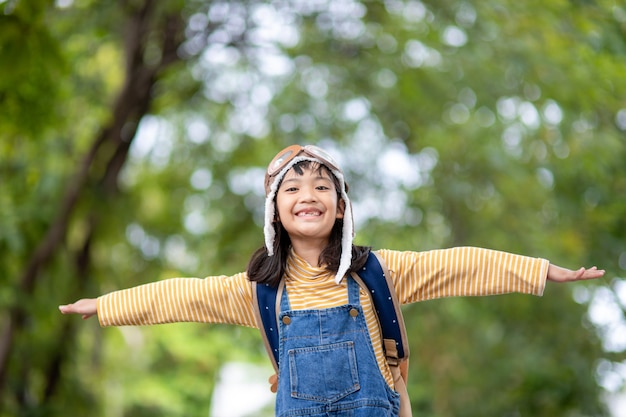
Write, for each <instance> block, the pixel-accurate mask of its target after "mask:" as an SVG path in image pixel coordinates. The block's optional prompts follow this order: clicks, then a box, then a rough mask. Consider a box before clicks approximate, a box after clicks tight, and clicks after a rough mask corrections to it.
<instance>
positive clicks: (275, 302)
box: [252, 281, 285, 373]
mask: <svg viewBox="0 0 626 417" xmlns="http://www.w3.org/2000/svg"><path fill="white" fill-rule="evenodd" d="M284 286H285V283H284V282H283V281H281V282H280V284H279V285H278V288H277V287H272V286H270V285H269V284H258V283H256V282H253V283H252V297H253V306H254V315H255V318H256V322H257V325H258V326H259V329H261V335H262V336H263V343H264V344H265V350H267V353H268V356H269V357H270V360H271V361H272V366H273V367H274V370H275V371H276V372H277V373H278V366H279V359H278V358H279V353H278V347H279V340H278V321H277V317H278V312H279V311H280V297H281V296H282V293H283V288H284Z"/></svg>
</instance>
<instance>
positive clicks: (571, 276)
mask: <svg viewBox="0 0 626 417" xmlns="http://www.w3.org/2000/svg"><path fill="white" fill-rule="evenodd" d="M604 273H605V271H604V269H598V268H596V267H595V266H594V267H591V268H584V267H583V268H580V269H578V270H576V271H572V270H571V269H567V268H562V267H560V266H556V265H553V264H550V266H549V267H548V277H547V280H548V281H553V282H573V281H582V280H586V279H596V278H601V277H603V276H604Z"/></svg>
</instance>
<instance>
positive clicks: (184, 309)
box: [59, 145, 604, 417]
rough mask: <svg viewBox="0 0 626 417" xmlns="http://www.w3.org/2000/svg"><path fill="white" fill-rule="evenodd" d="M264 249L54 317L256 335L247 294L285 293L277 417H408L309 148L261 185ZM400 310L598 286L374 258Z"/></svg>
mask: <svg viewBox="0 0 626 417" xmlns="http://www.w3.org/2000/svg"><path fill="white" fill-rule="evenodd" d="M265 193H266V203H265V225H264V229H263V230H264V236H265V245H264V246H263V247H261V248H260V249H258V250H257V251H256V252H255V253H254V254H253V255H252V257H251V259H250V262H249V264H248V268H247V271H246V272H241V273H238V274H235V275H233V276H210V277H207V278H204V279H198V278H172V279H168V280H163V281H159V282H155V283H151V284H146V285H142V286H138V287H135V288H130V289H127V290H122V291H116V292H113V293H110V294H107V295H104V296H101V297H99V298H97V299H82V300H79V301H77V302H75V303H73V304H68V305H63V306H60V307H59V308H60V310H61V312H62V313H64V314H70V313H74V314H81V315H82V316H83V318H88V317H91V316H93V315H96V314H97V315H98V319H99V321H100V324H101V325H102V326H123V325H146V324H157V323H171V322H188V321H195V322H206V323H229V324H236V325H242V326H249V327H257V328H258V327H260V324H259V323H258V322H257V319H256V317H255V311H254V298H253V285H254V283H259V284H267V285H270V286H272V287H278V286H279V285H282V286H284V291H283V292H282V296H281V297H280V299H279V302H280V310H281V312H282V313H283V314H286V315H288V317H289V320H282V321H281V322H279V329H278V331H279V337H280V352H279V363H280V364H281V366H280V367H279V373H278V382H277V384H278V391H277V397H276V415H277V416H305V415H306V416H314V417H321V416H348V415H349V416H354V417H367V416H371V417H384V416H390V417H391V416H407V415H410V413H411V410H410V404H409V403H408V401H407V400H406V399H403V401H402V402H401V401H400V396H399V393H398V390H397V389H398V387H397V386H396V382H394V378H393V376H392V373H391V371H390V368H389V365H388V364H387V362H386V360H385V355H384V353H383V343H382V339H381V335H380V332H379V329H378V322H377V317H376V314H375V312H374V309H373V307H372V302H371V299H370V297H369V295H368V294H367V293H366V291H364V290H363V289H361V288H360V287H359V286H358V284H357V283H356V282H355V280H354V279H353V278H352V277H351V276H350V273H352V272H356V271H358V270H359V269H360V268H362V267H363V265H364V264H365V262H366V261H367V258H368V256H369V253H370V248H367V247H363V246H356V245H353V243H352V241H353V234H354V231H353V221H352V208H351V204H350V200H349V198H348V194H347V193H348V185H347V184H346V183H345V180H344V176H343V173H342V171H341V169H340V168H339V166H338V165H337V163H336V162H335V161H334V160H333V159H332V157H330V155H328V154H327V153H326V152H325V151H323V150H322V149H320V148H318V147H315V146H310V145H309V146H299V145H293V146H290V147H288V148H286V149H284V150H282V151H281V152H279V153H278V154H277V155H276V157H275V158H274V159H273V160H272V162H271V163H270V165H269V167H268V169H267V172H266V175H265ZM376 254H377V255H378V258H379V259H380V260H382V262H383V263H384V264H385V265H386V267H387V268H388V270H389V274H390V278H391V281H392V282H393V287H394V289H395V293H396V294H395V295H396V296H397V299H398V301H399V302H400V303H401V304H409V303H413V302H417V301H423V300H429V299H434V298H441V297H448V296H479V295H495V294H504V293H511V292H519V293H525V294H532V295H542V294H543V290H544V286H545V283H546V281H555V282H569V281H577V280H585V279H594V278H599V277H601V276H603V275H604V271H602V270H598V269H596V268H595V267H593V268H590V269H585V268H580V269H578V270H576V271H573V270H569V269H566V268H561V267H558V266H556V265H552V264H550V263H549V262H548V261H547V260H544V259H538V258H530V257H526V256H521V255H514V254H510V253H505V252H500V251H494V250H489V249H482V248H474V247H459V248H451V249H442V250H433V251H427V252H411V251H408V252H400V251H395V250H386V249H382V250H378V251H376Z"/></svg>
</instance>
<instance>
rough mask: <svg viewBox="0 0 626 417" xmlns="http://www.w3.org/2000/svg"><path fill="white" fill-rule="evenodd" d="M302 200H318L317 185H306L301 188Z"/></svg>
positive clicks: (307, 201)
mask: <svg viewBox="0 0 626 417" xmlns="http://www.w3.org/2000/svg"><path fill="white" fill-rule="evenodd" d="M300 201H302V202H306V203H309V202H313V201H317V195H316V194H315V187H312V186H308V185H307V186H304V187H302V189H301V190H300Z"/></svg>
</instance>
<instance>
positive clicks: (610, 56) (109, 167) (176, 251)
mask: <svg viewBox="0 0 626 417" xmlns="http://www.w3.org/2000/svg"><path fill="white" fill-rule="evenodd" d="M293 143H303V144H305V143H312V144H318V145H320V146H322V147H325V148H327V149H328V150H329V151H330V152H331V153H332V154H333V155H334V156H336V157H337V159H338V160H339V161H340V163H341V165H342V166H343V167H344V168H345V171H346V175H347V179H348V182H349V184H350V193H351V197H352V199H353V204H354V211H355V217H356V225H357V236H356V242H357V243H358V244H364V245H371V246H373V247H374V248H390V249H400V250H405V249H406V250H416V251H422V250H429V249H437V248H445V247H451V246H459V245H472V246H481V247H487V248H493V249H499V250H505V251H509V252H514V253H520V254H525V255H529V256H537V257H542V258H547V259H550V260H551V261H553V262H554V263H556V264H558V265H562V266H566V267H570V268H577V267H579V266H582V265H585V266H591V265H598V266H599V267H601V268H605V269H606V270H607V274H606V276H605V278H603V279H601V280H599V281H597V282H591V283H582V284H575V285H574V284H570V285H556V284H549V285H548V287H547V288H546V291H545V295H544V297H543V298H537V297H531V296H522V295H508V296H501V297H488V298H473V299H468V298H462V299H445V300H437V301H429V302H424V303H418V304H414V305H411V306H407V307H406V308H405V310H404V313H405V320H406V324H407V327H408V331H409V337H410V343H411V352H412V356H411V373H410V379H409V392H410V395H411V400H412V408H413V410H414V414H415V415H418V416H421V417H453V416H454V417H457V416H510V417H513V416H614V417H616V416H620V417H622V416H625V415H626V413H625V411H624V410H626V403H625V402H624V396H625V395H626V388H625V383H624V382H625V379H626V320H625V318H624V317H625V316H624V311H625V309H626V279H625V277H626V198H625V197H626V163H625V161H626V6H625V5H624V4H623V2H620V1H615V0H558V1H557V0H542V1H539V0H527V1H522V2H520V1H517V0H497V1H496V0H486V1H483V2H470V1H452V0H439V1H430V0H429V1H416V0H385V1H358V0H281V1H255V0H249V1H200V0H160V1H156V0H120V1H113V2H98V1H93V0H57V1H49V0H0V416H2V417H4V416H60V415H64V416H86V415H89V416H102V417H121V416H133V417H142V416H151V417H154V416H181V417H182V416H214V417H215V416H230V417H234V416H270V415H272V414H273V411H272V407H273V406H272V401H273V397H271V396H270V397H269V398H268V396H267V395H266V393H267V394H269V389H268V387H269V386H268V385H267V384H266V383H265V379H266V377H267V376H269V375H270V366H269V361H268V360H267V358H266V356H265V351H264V348H263V345H262V342H261V339H260V337H259V334H258V331H257V330H254V329H246V328H235V327H228V326H219V325H205V324H193V323H192V324H172V325H164V326H152V327H126V328H107V329H101V328H100V327H99V325H98V323H97V320H96V319H91V320H88V321H85V322H83V321H82V320H80V318H79V317H78V316H72V317H68V316H62V315H61V314H60V313H59V312H58V310H57V306H58V305H59V304H66V303H68V302H72V301H74V300H76V299H78V298H82V297H95V296H97V295H100V294H103V293H106V292H109V291H113V290H116V289H121V288H127V287H130V286H135V285H138V284H142V283H146V282H151V281H155V280H160V279H165V278H169V277H176V276H192V277H193V276H195V277H204V276H208V275H221V274H225V275H230V274H234V273H236V272H239V271H242V270H244V269H245V268H246V265H247V260H248V258H249V256H250V255H251V253H252V252H253V251H254V250H255V249H256V248H258V247H260V246H261V245H262V244H263V239H262V210H263V186H262V181H263V171H264V168H265V166H266V165H267V163H268V161H269V160H270V159H271V158H272V157H273V156H274V154H275V153H276V152H277V151H278V150H280V149H282V148H283V147H285V146H287V145H290V144H293ZM255 381H261V385H262V388H261V389H260V390H259V387H258V384H257V383H256V382H255ZM252 392H254V393H257V392H258V395H256V394H254V395H253V394H252ZM242 404H247V405H249V407H248V408H247V409H246V408H245V407H243V408H244V409H241V407H239V406H241V405H242ZM252 404H254V405H252Z"/></svg>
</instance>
